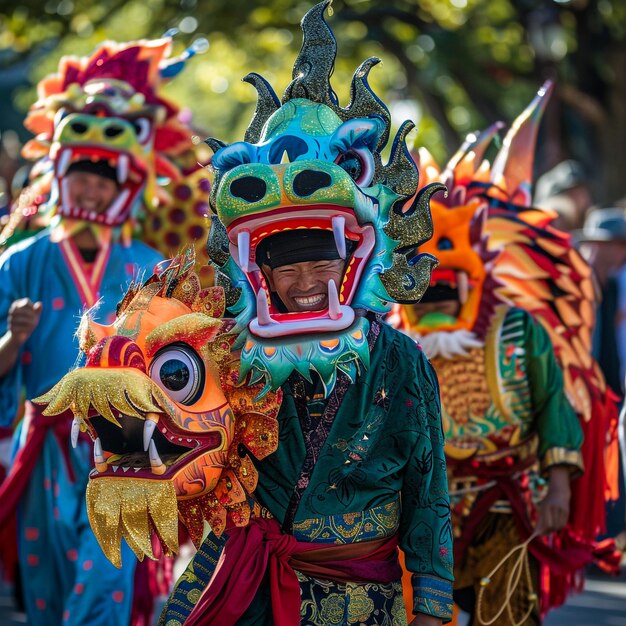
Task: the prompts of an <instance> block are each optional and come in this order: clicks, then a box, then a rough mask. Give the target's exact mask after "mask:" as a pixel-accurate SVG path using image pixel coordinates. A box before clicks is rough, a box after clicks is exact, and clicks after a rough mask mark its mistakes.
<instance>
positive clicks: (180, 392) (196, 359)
mask: <svg viewBox="0 0 626 626" xmlns="http://www.w3.org/2000/svg"><path fill="white" fill-rule="evenodd" d="M150 378H152V380H153V381H154V382H155V383H156V384H157V385H158V386H159V387H161V389H163V391H165V393H166V394H167V395H168V396H169V397H170V398H172V400H174V401H175V402H178V403H180V404H185V405H191V404H194V403H195V402H197V401H198V400H199V398H200V396H201V395H202V390H203V389H204V378H205V372H204V365H203V363H202V359H201V358H200V356H199V355H198V354H197V352H196V351H195V350H193V349H192V348H190V347H189V346H187V345H185V344H171V345H169V346H167V347H165V348H162V349H161V350H159V351H158V352H157V354H156V356H155V357H154V359H153V361H152V363H151V364H150Z"/></svg>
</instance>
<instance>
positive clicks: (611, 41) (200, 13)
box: [0, 0, 626, 200]
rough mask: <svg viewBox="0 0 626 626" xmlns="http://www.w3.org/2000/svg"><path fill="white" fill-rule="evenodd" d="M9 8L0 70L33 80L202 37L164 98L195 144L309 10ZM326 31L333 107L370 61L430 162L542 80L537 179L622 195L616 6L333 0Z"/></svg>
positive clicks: (228, 1)
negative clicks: (187, 118) (79, 57)
mask: <svg viewBox="0 0 626 626" xmlns="http://www.w3.org/2000/svg"><path fill="white" fill-rule="evenodd" d="M4 2H5V3H7V4H9V3H8V1H7V0H4ZM10 4H11V6H10V7H7V8H6V9H5V10H4V13H3V14H0V64H1V65H2V66H4V67H5V68H6V67H10V66H11V65H12V64H15V63H17V62H19V61H22V60H23V59H24V58H31V59H35V62H33V63H31V68H32V69H31V75H30V79H31V81H32V83H33V84H34V83H35V82H36V81H37V80H38V79H39V78H41V76H43V75H44V74H46V73H48V72H50V71H52V70H53V69H54V68H55V67H56V64H57V62H58V58H59V57H60V56H61V55H62V54H70V53H72V54H87V53H89V52H90V51H91V50H92V49H93V47H94V45H95V44H96V43H97V42H100V41H102V40H105V39H116V40H130V39H135V38H140V37H157V36H159V35H161V34H163V33H164V32H165V31H167V30H168V29H170V28H178V29H179V31H180V33H179V34H178V35H177V36H176V38H175V45H176V48H177V49H178V50H181V51H182V50H183V49H184V47H185V46H186V45H188V44H190V43H191V42H192V41H193V40H194V39H195V38H199V37H204V38H206V39H208V41H209V44H210V47H209V49H208V51H207V53H206V54H204V55H202V56H201V57H196V58H195V59H193V61H191V62H190V63H189V67H188V68H187V69H186V70H185V72H184V73H183V74H182V75H181V76H180V77H178V78H176V79H175V80H174V81H173V82H172V84H171V85H170V86H169V87H168V89H169V90H170V91H171V95H172V96H174V97H175V98H176V99H177V100H178V101H179V102H182V103H185V104H186V105H187V106H189V108H190V109H191V110H192V112H193V118H194V120H195V124H196V125H197V127H198V129H199V134H202V133H207V134H209V133H210V134H212V135H214V136H216V137H219V138H221V139H223V140H225V141H230V140H233V139H236V138H240V137H241V134H242V131H243V129H244V128H245V127H246V125H247V122H248V121H249V119H250V116H251V114H252V111H253V108H254V103H255V99H256V94H255V92H254V89H253V88H252V87H251V86H250V85H247V84H245V83H241V82H240V78H241V77H243V76H244V75H245V74H246V73H248V72H249V71H257V72H259V73H261V74H262V75H263V76H264V77H265V78H266V79H268V80H269V81H270V82H271V83H272V85H273V86H274V88H275V89H276V91H277V93H279V94H280V93H282V89H283V88H284V87H285V86H286V85H287V83H288V82H289V79H290V73H291V64H292V62H293V59H294V58H295V55H296V54H297V51H298V49H299V46H300V42H301V36H300V31H299V21H300V19H301V17H302V15H303V14H304V13H305V12H306V10H308V9H309V8H310V7H311V6H312V4H313V1H312V0H295V1H294V0H266V1H264V2H250V0H210V1H208V0H111V1H109V2H106V3H105V2H100V3H94V2H92V1H91V0H48V1H47V2H46V1H45V0H18V2H17V3H15V4H14V3H10ZM42 5H43V7H42ZM329 21H330V23H331V25H332V28H333V30H334V31H335V34H336V36H337V39H338V41H339V43H340V45H339V58H338V59H337V67H336V70H335V75H334V79H333V80H334V86H335V89H336V91H337V92H338V94H339V96H340V99H341V100H342V101H343V102H347V99H348V87H349V83H350V78H351V75H352V72H353V70H354V69H355V67H356V66H357V65H358V63H359V62H360V61H361V60H363V59H364V58H366V57H367V56H372V55H374V56H379V57H381V58H382V59H383V64H382V67H381V66H379V67H378V68H375V69H374V70H373V72H372V76H371V82H372V85H373V87H374V89H375V90H376V91H377V93H380V94H381V96H382V97H383V98H384V99H385V101H386V102H390V103H392V104H393V108H392V114H393V117H394V121H395V122H396V123H399V122H401V121H402V119H400V118H401V117H402V118H404V117H407V116H408V117H413V118H414V119H416V120H417V122H418V129H417V134H416V142H417V143H418V144H419V145H425V146H426V147H428V148H429V149H430V150H431V151H432V152H433V153H434V154H435V156H436V157H437V158H438V159H439V160H440V161H441V160H443V159H444V158H446V157H447V156H448V155H450V153H451V152H452V151H453V150H455V148H456V147H457V146H458V144H459V141H460V140H461V139H462V137H463V136H464V135H465V134H466V133H467V132H469V131H471V130H474V129H477V128H481V127H484V126H486V125H487V124H488V123H491V122H493V121H495V120H497V119H501V120H504V121H507V122H510V121H511V120H512V119H513V118H514V117H515V116H516V115H517V114H518V113H519V112H520V111H521V110H522V109H523V108H524V106H525V105H526V104H527V102H528V101H529V100H530V99H531V98H532V95H533V93H534V92H535V91H536V89H537V88H538V86H539V85H540V84H541V83H542V82H543V81H544V80H545V79H546V78H553V79H556V80H557V82H558V90H557V95H556V97H555V102H554V103H553V104H552V105H551V108H552V109H553V112H552V113H550V111H549V112H548V119H549V120H550V121H551V124H550V130H549V132H548V133H547V137H548V139H547V140H545V143H546V145H547V146H548V147H547V148H546V149H545V150H544V154H543V161H544V169H545V167H548V166H550V165H553V164H554V163H555V162H556V161H558V160H560V159H562V158H566V157H568V156H573V157H575V158H578V159H580V160H581V161H583V162H586V164H587V165H588V166H589V168H590V171H591V172H593V173H595V174H596V175H597V176H598V177H600V176H601V177H602V178H601V179H599V182H598V184H597V187H596V190H595V191H596V196H597V197H598V199H600V200H603V199H604V198H603V197H602V196H603V194H604V196H607V197H608V198H611V199H612V198H615V197H617V196H618V195H620V194H621V195H624V193H626V190H625V189H624V187H623V185H624V182H623V176H622V175H619V174H618V173H617V172H614V173H612V172H611V163H610V162H613V163H615V161H616V159H615V157H616V156H617V157H618V158H621V162H622V163H623V162H624V160H625V159H626V152H624V151H625V150H626V148H625V147H624V146H626V119H625V118H626V114H625V113H624V112H623V110H624V106H623V100H622V98H623V97H624V94H625V93H626V84H625V83H626V71H625V69H626V65H625V62H624V58H626V3H625V2H623V0H554V1H549V0H548V1H546V0H386V1H385V2H382V1H380V0H336V1H335V2H334V4H333V16H332V17H330V18H329ZM51 43H52V45H51ZM44 46H45V47H44ZM42 49H43V50H45V54H41V52H40V51H41V50H42ZM0 76H1V70H0ZM34 97H35V94H34V89H33V88H32V87H30V88H27V89H22V91H21V92H19V93H18V94H17V102H18V105H19V106H20V107H21V108H22V109H25V108H26V107H27V106H28V105H29V104H30V103H31V102H32V101H33V100H34ZM407 114H408V115H407ZM616 150H617V154H616V153H615V151H616ZM598 153H599V154H600V155H602V154H604V155H607V156H606V157H605V158H606V159H607V160H606V161H605V164H606V166H607V167H608V170H607V169H606V168H599V167H598V163H602V159H600V160H598V158H596V157H595V156H592V155H596V154H598ZM609 154H612V155H613V156H611V157H610V159H608V155H609Z"/></svg>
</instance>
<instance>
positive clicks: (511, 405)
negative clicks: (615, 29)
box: [393, 85, 616, 624]
mask: <svg viewBox="0 0 626 626" xmlns="http://www.w3.org/2000/svg"><path fill="white" fill-rule="evenodd" d="M550 89H551V87H550V85H546V86H544V87H543V88H542V90H541V91H540V92H539V94H538V95H537V97H536V98H535V100H534V101H533V102H532V103H531V105H530V106H529V107H528V108H527V109H526V111H524V112H523V113H522V115H520V117H519V118H518V119H517V120H516V121H515V122H514V124H513V125H512V127H511V130H510V131H509V133H508V134H507V136H506V138H505V139H504V143H503V146H502V147H501V148H500V150H499V152H498V154H497V156H496V157H495V160H494V162H493V165H490V163H489V162H488V161H486V160H484V154H485V151H486V150H487V148H488V147H489V146H490V144H491V143H492V141H493V140H494V138H495V136H496V134H497V132H498V130H499V128H500V125H499V124H496V125H494V126H492V127H491V128H489V129H488V130H486V131H484V132H483V133H481V134H473V135H470V136H468V138H467V140H466V142H465V143H464V145H463V146H462V147H461V148H460V150H459V151H458V152H457V154H455V155H454V156H453V157H452V159H451V160H450V162H449V163H448V164H447V166H446V167H445V168H444V170H443V171H441V172H440V170H439V168H438V167H437V166H436V164H435V163H434V161H433V160H432V157H431V156H430V155H429V154H428V153H427V152H426V151H423V150H422V151H420V157H419V166H420V171H421V173H422V175H423V179H422V182H424V179H426V181H428V180H440V179H441V180H442V181H443V182H444V183H445V184H446V185H447V186H448V188H449V196H448V197H447V198H446V199H440V200H437V201H433V202H432V203H431V209H432V215H433V223H434V228H435V235H434V237H433V239H432V240H431V241H430V242H428V243H426V244H424V245H423V246H422V247H421V248H420V251H423V252H428V253H431V254H433V255H436V256H437V257H438V259H439V263H440V265H439V267H438V268H437V269H436V270H435V271H434V272H433V277H432V281H431V290H430V292H428V293H427V296H426V298H425V300H428V301H431V302H432V303H433V305H432V306H433V307H434V306H435V305H434V303H436V302H438V301H456V302H457V303H458V312H457V314H456V315H449V314H444V313H443V312H441V311H435V312H429V313H426V314H423V315H422V314H420V313H419V311H418V310H417V309H412V308H411V307H403V308H400V307H398V308H397V309H396V311H394V319H393V322H394V323H395V324H396V325H397V326H399V327H400V328H402V329H403V330H405V332H407V333H408V334H410V335H411V336H413V337H414V338H415V339H417V341H418V342H419V343H420V344H421V345H422V347H423V348H424V350H425V351H426V353H427V354H428V356H429V358H430V359H431V362H432V364H433V366H434V367H435V370H436V371H437V376H438V378H439V381H440V384H441V402H442V415H443V423H444V432H445V436H446V459H447V463H448V475H449V480H450V495H451V501H452V513H453V527H454V531H455V563H456V566H455V590H465V591H467V589H473V590H474V593H473V594H469V598H470V600H469V602H466V601H465V600H461V599H460V601H461V602H464V603H465V604H466V605H467V606H468V607H469V609H470V612H471V610H473V602H474V600H475V597H474V596H478V594H479V592H480V589H481V579H483V578H484V577H487V575H488V574H489V573H490V571H491V570H492V569H493V568H494V567H495V566H496V565H497V564H498V562H499V561H500V559H501V558H502V557H503V556H504V555H505V554H506V553H507V552H508V551H509V550H510V549H512V548H514V547H515V546H516V545H518V544H520V543H521V542H522V541H523V540H525V539H527V538H528V537H529V536H530V535H531V534H532V532H533V527H534V525H535V523H536V515H537V509H536V506H537V504H538V502H539V501H540V500H541V499H542V497H544V496H545V494H546V492H547V485H546V481H545V476H546V474H547V473H548V472H549V470H550V469H551V468H552V467H555V466H566V467H568V468H569V469H570V471H571V475H572V478H575V480H574V481H573V482H572V490H573V497H572V507H571V515H570V520H569V524H568V526H567V527H566V529H565V530H564V531H561V532H559V533H557V534H555V535H554V537H553V539H552V541H551V544H550V546H548V543H547V542H544V541H543V540H541V539H536V540H534V541H533V542H532V543H531V544H530V552H531V554H533V555H534V556H535V557H536V558H537V561H538V562H539V563H540V564H541V571H539V570H538V569H537V570H536V571H535V572H534V583H533V586H537V585H539V586H540V590H541V598H540V599H541V610H543V611H545V610H547V609H548V608H550V607H552V606H558V605H559V604H561V603H562V602H563V601H564V598H565V595H566V593H567V591H568V590H569V589H571V588H576V587H579V586H580V583H581V580H582V577H581V570H582V568H583V567H584V566H585V565H586V564H587V563H588V562H591V561H592V560H593V559H594V557H595V556H599V552H601V550H602V547H600V546H597V545H596V544H594V540H595V537H596V536H597V534H598V533H599V532H601V530H602V529H603V527H604V503H605V496H606V495H607V493H608V492H609V491H610V489H611V485H612V479H611V478H610V476H611V471H609V470H607V469H606V468H607V467H609V468H610V467H611V465H612V460H611V459H610V458H607V457H610V454H611V452H612V450H611V449H610V448H607V445H606V439H605V436H606V433H610V432H612V429H613V430H614V428H615V416H616V413H615V405H614V403H613V400H612V398H611V395H610V393H609V392H608V390H607V388H606V385H605V382H604V379H603V377H602V374H601V373H600V370H599V368H598V366H597V364H596V363H595V361H593V359H592V357H591V356H590V354H591V347H590V342H591V329H592V326H593V305H594V297H595V296H594V289H593V284H592V277H591V269H590V268H589V267H588V266H587V265H586V263H585V262H584V261H583V260H582V259H581V257H580V256H579V254H578V253H577V251H576V250H575V249H574V248H573V247H572V245H571V242H570V240H569V237H568V236H567V235H566V234H564V233H561V232H559V231H557V230H555V229H554V228H553V227H552V226H551V221H552V219H553V218H554V216H553V215H552V214H550V213H547V212H544V211H542V210H540V209H536V208H532V207H531V206H530V199H531V197H530V186H531V176H532V163H533V158H534V146H535V140H536V133H537V127H538V120H539V119H540V117H541V113H542V111H543V108H544V107H545V103H546V100H547V98H548V95H549V91H550ZM583 439H584V443H583ZM583 472H584V473H583ZM581 474H582V475H581ZM606 556H607V557H608V560H609V561H611V559H613V557H614V554H613V553H612V551H611V550H610V548H608V554H607V555H606ZM533 563H535V562H534V561H533ZM507 574H510V570H506V568H505V570H504V571H501V572H499V574H498V579H497V580H494V581H492V582H491V584H489V585H488V587H487V588H486V589H484V590H483V591H482V593H483V594H484V601H485V605H486V606H487V607H489V608H488V610H487V612H488V613H489V615H492V614H495V613H496V612H497V610H498V608H499V607H500V606H501V604H502V601H503V598H505V597H506V585H507V579H506V575H507ZM536 591H537V590H536V589H530V588H529V585H528V583H527V580H526V579H525V578H524V577H522V584H521V585H520V587H519V588H518V590H517V593H516V594H515V595H514V596H513V598H512V600H511V603H512V606H511V608H512V614H513V615H514V616H515V619H520V616H522V615H523V614H524V612H525V610H526V607H528V603H529V600H528V597H529V596H531V597H532V594H533V593H534V592H536ZM455 593H457V592H456V591H455ZM465 595H466V596H467V594H465ZM459 598H461V596H459ZM487 617H488V616H487ZM500 619H501V621H498V622H497V623H498V624H509V623H510V616H507V614H505V615H503V616H502V617H501V618H500ZM529 619H530V620H533V619H534V622H531V621H528V622H526V621H524V622H523V623H525V624H526V623H528V624H530V623H537V622H538V621H539V619H540V618H539V611H538V610H535V611H534V617H530V618H529Z"/></svg>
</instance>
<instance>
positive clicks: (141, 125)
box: [131, 117, 152, 144]
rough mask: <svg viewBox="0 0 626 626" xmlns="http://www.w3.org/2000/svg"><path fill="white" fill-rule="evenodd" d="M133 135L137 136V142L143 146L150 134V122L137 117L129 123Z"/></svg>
mask: <svg viewBox="0 0 626 626" xmlns="http://www.w3.org/2000/svg"><path fill="white" fill-rule="evenodd" d="M131 123H132V125H133V128H134V130H135V133H136V135H137V141H138V142H139V143H141V144H145V143H146V142H147V141H148V139H149V138H150V133H151V132H152V124H151V123H150V120H148V119H146V118H145V117H138V118H136V119H134V120H132V121H131Z"/></svg>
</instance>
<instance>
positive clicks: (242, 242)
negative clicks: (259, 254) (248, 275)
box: [237, 230, 250, 272]
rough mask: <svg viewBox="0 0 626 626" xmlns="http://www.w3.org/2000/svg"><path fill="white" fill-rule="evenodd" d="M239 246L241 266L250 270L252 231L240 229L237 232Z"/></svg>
mask: <svg viewBox="0 0 626 626" xmlns="http://www.w3.org/2000/svg"><path fill="white" fill-rule="evenodd" d="M237 248H238V253H239V267H240V268H241V269H242V270H243V271H244V272H248V271H250V233H249V232H248V231H247V230H240V231H239V233H238V234H237Z"/></svg>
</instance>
